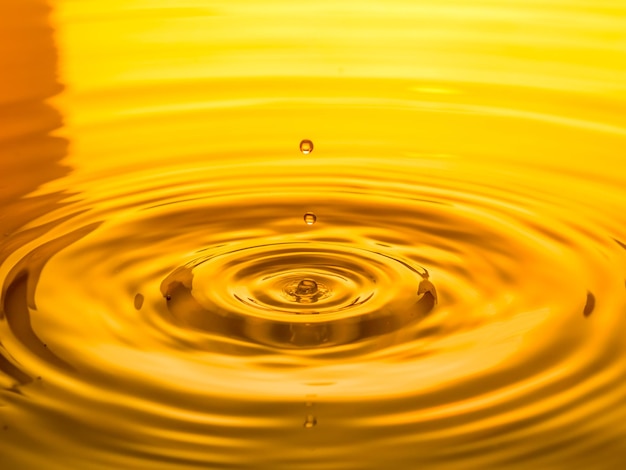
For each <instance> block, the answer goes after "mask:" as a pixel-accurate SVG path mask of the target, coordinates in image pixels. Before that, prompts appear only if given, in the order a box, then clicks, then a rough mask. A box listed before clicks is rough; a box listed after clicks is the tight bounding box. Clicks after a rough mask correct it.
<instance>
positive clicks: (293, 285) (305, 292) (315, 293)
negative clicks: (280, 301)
mask: <svg viewBox="0 0 626 470" xmlns="http://www.w3.org/2000/svg"><path fill="white" fill-rule="evenodd" d="M283 292H284V293H285V294H286V297H287V298H288V299H289V300H290V301H292V302H297V303H299V304H312V303H315V302H317V301H318V300H320V299H324V298H327V297H329V296H330V294H331V292H330V290H329V289H328V287H326V286H325V285H324V284H322V283H319V282H317V281H315V280H313V279H311V278H304V279H296V280H294V281H291V282H290V283H288V284H287V285H286V286H285V288H284V289H283Z"/></svg>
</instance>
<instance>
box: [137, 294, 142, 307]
mask: <svg viewBox="0 0 626 470" xmlns="http://www.w3.org/2000/svg"><path fill="white" fill-rule="evenodd" d="M141 307H143V295H142V294H137V295H136V296H135V308H136V309H137V310H141Z"/></svg>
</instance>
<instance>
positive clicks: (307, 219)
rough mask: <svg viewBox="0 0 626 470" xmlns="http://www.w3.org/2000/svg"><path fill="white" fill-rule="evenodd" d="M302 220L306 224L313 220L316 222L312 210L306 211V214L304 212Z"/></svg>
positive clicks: (311, 222) (311, 223)
mask: <svg viewBox="0 0 626 470" xmlns="http://www.w3.org/2000/svg"><path fill="white" fill-rule="evenodd" d="M304 222H305V223H306V224H307V225H313V224H314V223H315V222H317V216H316V215H315V214H314V213H313V212H307V213H306V214H304Z"/></svg>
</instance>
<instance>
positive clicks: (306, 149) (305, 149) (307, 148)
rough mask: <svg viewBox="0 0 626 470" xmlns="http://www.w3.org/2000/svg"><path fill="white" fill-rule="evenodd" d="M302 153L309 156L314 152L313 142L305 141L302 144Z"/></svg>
mask: <svg viewBox="0 0 626 470" xmlns="http://www.w3.org/2000/svg"><path fill="white" fill-rule="evenodd" d="M300 151H301V152H302V154H303V155H308V154H310V153H311V152H312V151H313V142H311V141H310V140H307V139H305V140H303V141H301V142H300Z"/></svg>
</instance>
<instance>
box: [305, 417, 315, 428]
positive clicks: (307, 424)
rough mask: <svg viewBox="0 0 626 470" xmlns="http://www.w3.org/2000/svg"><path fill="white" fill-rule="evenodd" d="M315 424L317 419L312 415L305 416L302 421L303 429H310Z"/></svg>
mask: <svg viewBox="0 0 626 470" xmlns="http://www.w3.org/2000/svg"><path fill="white" fill-rule="evenodd" d="M316 424H317V418H316V417H315V416H314V415H311V414H309V415H306V418H305V419H304V427H305V428H312V427H314V426H315V425H316Z"/></svg>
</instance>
